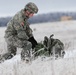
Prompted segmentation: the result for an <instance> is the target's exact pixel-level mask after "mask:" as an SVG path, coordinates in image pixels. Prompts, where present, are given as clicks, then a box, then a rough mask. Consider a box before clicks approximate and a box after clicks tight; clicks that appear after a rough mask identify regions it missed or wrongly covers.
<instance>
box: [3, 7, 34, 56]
mask: <svg viewBox="0 0 76 75" xmlns="http://www.w3.org/2000/svg"><path fill="white" fill-rule="evenodd" d="M27 20H28V18H27V17H26V16H25V15H24V10H23V9H22V10H21V11H19V12H18V13H17V14H16V15H15V16H14V17H13V18H12V19H11V20H10V21H9V22H8V24H7V29H6V31H5V36H4V37H5V40H6V42H7V49H8V53H6V54H4V55H3V56H4V57H5V55H6V57H7V56H8V55H10V53H13V54H14V55H15V54H16V50H17V49H16V48H17V47H19V48H23V50H30V49H31V47H32V44H31V43H30V42H29V41H28V39H29V38H30V37H32V36H33V34H32V30H31V28H30V26H29V23H28V21H27Z"/></svg>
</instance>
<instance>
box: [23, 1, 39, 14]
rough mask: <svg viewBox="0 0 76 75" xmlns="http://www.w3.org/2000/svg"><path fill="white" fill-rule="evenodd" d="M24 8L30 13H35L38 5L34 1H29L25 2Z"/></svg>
mask: <svg viewBox="0 0 76 75" xmlns="http://www.w3.org/2000/svg"><path fill="white" fill-rule="evenodd" d="M24 10H28V11H30V12H32V13H37V12H38V7H37V6H36V5H35V4H34V3H32V2H29V3H28V4H26V6H25V8H24Z"/></svg>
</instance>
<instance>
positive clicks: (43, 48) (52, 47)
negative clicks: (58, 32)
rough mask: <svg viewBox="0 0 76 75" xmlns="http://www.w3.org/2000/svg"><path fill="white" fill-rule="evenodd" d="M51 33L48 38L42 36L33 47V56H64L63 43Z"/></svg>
mask: <svg viewBox="0 0 76 75" xmlns="http://www.w3.org/2000/svg"><path fill="white" fill-rule="evenodd" d="M53 36H54V35H53V34H52V35H50V37H49V38H48V37H47V36H45V37H44V41H43V42H42V43H38V45H36V47H35V49H34V57H38V56H42V55H44V56H48V57H49V56H50V57H52V56H53V57H55V59H57V58H59V57H61V58H63V57H64V54H65V51H64V44H63V42H61V41H60V40H59V39H54V38H53Z"/></svg>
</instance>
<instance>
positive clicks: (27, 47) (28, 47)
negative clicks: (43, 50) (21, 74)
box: [23, 41, 32, 50]
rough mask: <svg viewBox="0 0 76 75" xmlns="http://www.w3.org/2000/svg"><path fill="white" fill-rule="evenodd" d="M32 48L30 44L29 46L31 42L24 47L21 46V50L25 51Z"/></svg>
mask: <svg viewBox="0 0 76 75" xmlns="http://www.w3.org/2000/svg"><path fill="white" fill-rule="evenodd" d="M31 48H32V44H31V42H29V41H28V42H27V44H26V45H24V46H23V49H27V50H30V49H31Z"/></svg>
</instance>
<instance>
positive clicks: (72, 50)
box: [0, 21, 76, 75]
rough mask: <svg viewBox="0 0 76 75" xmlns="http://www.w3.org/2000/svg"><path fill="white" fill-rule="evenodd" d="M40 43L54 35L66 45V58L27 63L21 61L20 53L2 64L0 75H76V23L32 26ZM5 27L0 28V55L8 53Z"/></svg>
mask: <svg viewBox="0 0 76 75" xmlns="http://www.w3.org/2000/svg"><path fill="white" fill-rule="evenodd" d="M31 28H32V30H33V33H34V36H35V38H36V40H37V41H38V42H40V41H43V39H44V36H48V37H49V36H50V35H51V34H54V38H58V39H60V40H61V41H62V42H63V43H64V44H65V51H66V54H65V57H64V58H63V59H61V58H60V59H57V60H54V59H53V60H51V58H50V57H46V58H43V59H42V58H41V57H39V58H38V59H36V60H34V61H32V62H30V63H25V62H22V61H21V59H20V54H19V53H20V52H19V50H21V49H18V53H17V55H16V56H14V57H13V58H12V59H10V60H7V61H5V62H4V63H1V64H0V75H76V72H75V71H76V46H75V45H76V35H75V33H76V21H62V22H52V23H41V24H37V25H31ZM5 29H6V28H5V27H3V28H0V54H3V53H5V52H7V49H6V42H5V40H4V38H3V37H4V31H5Z"/></svg>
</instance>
